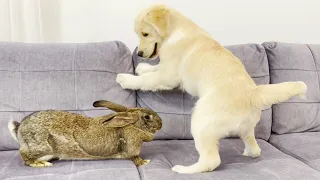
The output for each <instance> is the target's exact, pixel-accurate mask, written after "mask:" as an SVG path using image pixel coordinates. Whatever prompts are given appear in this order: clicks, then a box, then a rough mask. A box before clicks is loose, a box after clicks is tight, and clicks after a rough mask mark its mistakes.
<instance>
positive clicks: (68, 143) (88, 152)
mask: <svg viewBox="0 0 320 180" xmlns="http://www.w3.org/2000/svg"><path fill="white" fill-rule="evenodd" d="M93 106H94V107H106V108H109V109H111V110H113V111H116V112H118V113H114V114H109V115H106V116H102V117H96V118H92V117H86V116H83V115H80V114H74V113H70V112H65V111H55V110H48V111H39V112H35V113H33V114H30V115H28V116H27V117H25V118H24V119H23V120H22V122H21V123H18V122H15V121H14V122H10V123H9V124H8V127H9V130H10V132H11V134H12V136H13V137H14V138H15V139H16V140H17V141H18V142H19V143H20V154H21V157H22V160H23V161H24V162H25V165H28V166H31V167H45V166H52V165H53V164H52V163H50V162H48V161H50V160H52V159H59V160H76V159H79V160H89V159H120V158H121V159H131V160H132V161H133V162H134V163H135V164H136V165H137V166H139V165H144V164H147V163H148V162H149V161H150V160H143V159H141V158H140V157H139V153H140V148H141V145H142V142H147V141H152V140H153V138H154V133H155V132H156V131H157V130H160V129H161V126H162V120H161V118H160V117H159V116H158V115H157V114H156V113H155V112H154V111H152V110H150V109H145V108H126V107H124V106H121V105H118V104H115V103H112V102H108V101H96V102H94V103H93Z"/></svg>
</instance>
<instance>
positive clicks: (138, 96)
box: [137, 93, 152, 109]
mask: <svg viewBox="0 0 320 180" xmlns="http://www.w3.org/2000/svg"><path fill="white" fill-rule="evenodd" d="M138 98H140V101H141V102H142V103H143V104H144V105H145V106H146V108H148V109H152V108H150V107H149V106H148V105H147V103H146V102H144V100H143V99H142V98H141V97H140V95H139V93H137V102H138ZM139 105H140V106H141V104H140V103H139ZM141 107H142V106H141Z"/></svg>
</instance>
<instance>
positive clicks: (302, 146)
mask: <svg viewBox="0 0 320 180" xmlns="http://www.w3.org/2000/svg"><path fill="white" fill-rule="evenodd" d="M270 143H271V144H273V145H274V146H276V147H277V148H278V149H280V150H281V151H282V152H284V153H286V154H289V155H291V156H293V157H295V158H297V159H300V160H301V161H303V162H305V163H306V164H308V165H310V166H311V167H313V168H314V169H317V170H319V171H320V132H305V133H293V134H283V135H272V136H271V138H270ZM319 179H320V177H319Z"/></svg>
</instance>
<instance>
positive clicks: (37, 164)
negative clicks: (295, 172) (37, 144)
mask: <svg viewBox="0 0 320 180" xmlns="http://www.w3.org/2000/svg"><path fill="white" fill-rule="evenodd" d="M25 164H26V165H27V166H30V167H35V168H41V167H50V166H53V164H52V163H50V162H47V161H39V160H36V161H33V162H30V161H29V162H25Z"/></svg>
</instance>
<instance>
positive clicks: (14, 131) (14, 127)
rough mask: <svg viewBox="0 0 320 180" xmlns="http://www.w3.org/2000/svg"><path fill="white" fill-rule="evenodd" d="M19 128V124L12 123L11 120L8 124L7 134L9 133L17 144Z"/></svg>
mask: <svg viewBox="0 0 320 180" xmlns="http://www.w3.org/2000/svg"><path fill="white" fill-rule="evenodd" d="M19 126H20V123H18V122H17V121H12V120H11V121H10V122H9V123H8V129H9V132H10V134H11V136H12V137H13V138H14V139H15V140H16V141H17V142H19V141H18V136H17V134H18V128H19Z"/></svg>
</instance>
